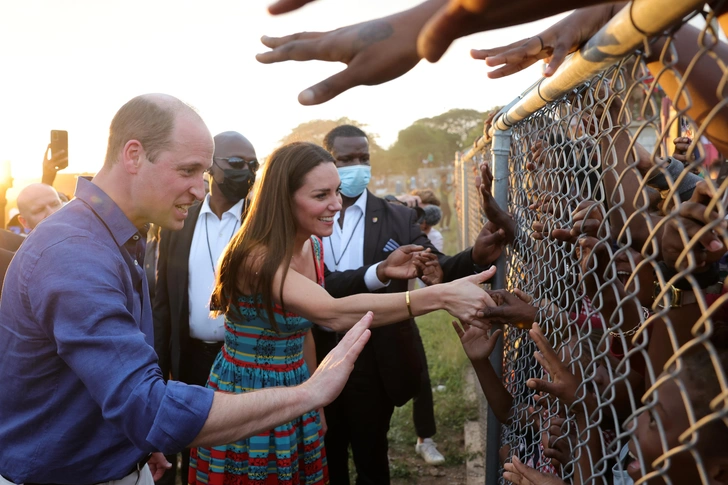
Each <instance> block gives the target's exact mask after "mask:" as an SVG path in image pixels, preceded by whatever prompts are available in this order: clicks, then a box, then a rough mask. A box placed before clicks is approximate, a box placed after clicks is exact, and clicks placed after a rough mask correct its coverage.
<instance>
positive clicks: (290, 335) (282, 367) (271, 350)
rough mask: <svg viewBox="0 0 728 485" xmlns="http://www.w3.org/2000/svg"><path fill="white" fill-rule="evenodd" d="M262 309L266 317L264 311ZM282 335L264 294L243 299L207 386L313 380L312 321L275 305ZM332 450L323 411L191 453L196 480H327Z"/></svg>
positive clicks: (307, 484)
mask: <svg viewBox="0 0 728 485" xmlns="http://www.w3.org/2000/svg"><path fill="white" fill-rule="evenodd" d="M311 242H312V244H313V248H314V251H313V252H314V257H315V259H316V273H317V277H318V283H319V284H320V285H322V286H323V280H324V269H323V257H322V253H321V242H320V240H319V239H318V238H315V237H312V238H311ZM259 309H260V310H261V311H260V314H259V311H258V310H259ZM274 309H275V311H276V323H277V324H278V328H279V329H280V334H278V333H276V332H275V331H273V330H272V328H271V326H270V324H269V323H268V318H267V314H266V312H265V310H264V309H263V305H262V302H261V299H260V297H257V298H255V299H254V298H252V297H243V298H241V299H240V300H239V302H238V315H236V316H235V318H234V319H232V320H231V319H227V318H226V319H225V330H226V332H225V345H224V346H223V348H222V351H221V352H220V354H219V355H218V356H217V359H216V360H215V363H214V364H213V366H212V370H211V373H210V377H209V379H208V382H207V387H209V388H212V389H215V390H219V391H224V392H231V393H242V392H248V391H254V390H257V389H264V388H268V387H280V386H296V385H298V384H301V383H302V382H304V381H305V380H306V379H308V377H309V372H308V367H307V366H306V363H305V362H304V360H303V339H304V336H305V335H306V332H308V330H309V329H310V328H311V322H309V321H308V320H305V319H304V318H302V317H299V316H297V315H294V314H291V313H287V314H286V315H285V319H284V318H283V314H282V312H281V308H280V307H278V306H276V307H275V308H274ZM328 482H329V479H328V470H327V468H326V452H325V450H324V441H323V436H322V435H321V422H320V419H319V415H318V412H316V411H313V412H310V413H307V414H305V415H303V416H301V417H300V418H296V419H294V420H293V421H291V422H289V423H286V424H284V425H282V426H279V427H277V428H275V429H273V430H271V431H268V432H265V433H261V434H259V435H257V436H253V437H251V438H248V439H245V440H241V441H238V442H236V443H232V444H229V445H227V446H219V447H214V448H198V449H196V450H194V449H193V450H192V452H191V456H190V472H189V483H190V484H201V483H205V484H213V485H225V484H240V485H242V484H246V485H263V484H266V485H267V484H276V485H279V484H280V485H289V484H290V485H298V484H301V485H314V484H315V485H319V484H327V483H328Z"/></svg>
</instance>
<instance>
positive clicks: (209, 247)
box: [205, 213, 238, 275]
mask: <svg viewBox="0 0 728 485" xmlns="http://www.w3.org/2000/svg"><path fill="white" fill-rule="evenodd" d="M209 215H210V213H207V214H206V217H205V240H206V241H207V254H209V255H210V265H211V266H212V274H213V275H214V274H215V259H214V258H213V257H212V247H211V246H210V233H209V230H208V228H207V219H208V217H207V216H209ZM223 215H224V214H223ZM220 222H221V223H222V219H220ZM237 228H238V221H237V220H236V221H235V223H234V224H233V232H231V233H230V237H229V238H228V241H230V240H231V239H232V238H233V235H235V230H236V229H237Z"/></svg>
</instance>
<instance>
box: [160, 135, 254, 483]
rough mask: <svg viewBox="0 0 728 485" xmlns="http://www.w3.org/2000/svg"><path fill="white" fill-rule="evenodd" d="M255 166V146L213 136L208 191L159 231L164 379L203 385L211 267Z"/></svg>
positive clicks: (214, 324) (209, 343) (216, 335)
mask: <svg viewBox="0 0 728 485" xmlns="http://www.w3.org/2000/svg"><path fill="white" fill-rule="evenodd" d="M258 166H259V165H258V160H257V156H256V154H255V148H253V145H252V144H251V143H250V141H248V139H247V138H245V137H244V136H243V135H241V134H240V133H237V132H233V131H227V132H224V133H220V134H219V135H217V136H215V154H214V156H213V163H212V167H211V168H210V170H209V173H208V175H209V187H210V192H209V193H208V194H207V195H206V196H205V198H204V199H203V201H202V203H200V204H198V205H195V206H193V207H191V208H190V209H189V214H188V216H187V220H186V221H185V225H184V228H183V229H182V230H180V231H168V230H163V231H162V232H161V234H160V241H159V262H158V266H157V284H156V292H155V299H154V341H155V350H156V351H157V355H158V356H159V366H160V367H161V369H162V374H163V375H164V376H165V378H168V377H170V378H171V379H174V380H178V381H182V382H185V383H187V384H197V385H200V386H204V385H205V383H206V382H207V377H208V375H209V373H210V367H212V363H213V362H214V360H215V357H216V356H217V353H218V352H219V351H220V348H221V347H222V343H223V340H224V336H225V328H224V318H223V317H222V316H219V317H216V318H212V317H211V316H210V295H211V294H212V289H213V287H214V286H215V272H216V268H217V262H218V259H219V258H220V255H222V252H223V250H224V249H225V246H227V244H228V242H229V241H230V239H231V238H232V237H233V235H235V233H236V232H237V230H238V229H239V228H240V225H241V222H242V220H243V217H244V216H245V211H246V209H247V206H246V204H247V196H248V192H249V191H250V189H251V187H252V186H253V183H254V182H255V174H256V171H257V170H258ZM170 461H171V462H172V463H176V460H170ZM188 465H189V451H188V450H186V451H185V452H183V453H182V477H187V469H188ZM167 475H171V476H172V477H173V476H174V471H168V472H167V474H165V478H164V479H167V478H168V477H167ZM164 479H163V480H164ZM172 479H173V478H172ZM170 483H174V482H170Z"/></svg>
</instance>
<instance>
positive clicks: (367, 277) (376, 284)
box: [364, 261, 391, 291]
mask: <svg viewBox="0 0 728 485" xmlns="http://www.w3.org/2000/svg"><path fill="white" fill-rule="evenodd" d="M380 264H382V262H381V261H380V262H379V263H377V264H373V265H371V266H369V269H368V270H367V272H366V273H364V284H365V285H367V288H368V289H369V291H376V290H380V289H382V288H386V287H387V286H389V283H391V281H387V282H386V283H382V282H381V281H379V278H378V277H377V267H378V266H379V265H380Z"/></svg>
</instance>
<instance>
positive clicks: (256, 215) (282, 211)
mask: <svg viewBox="0 0 728 485" xmlns="http://www.w3.org/2000/svg"><path fill="white" fill-rule="evenodd" d="M339 185H340V182H339V174H338V171H337V169H336V165H335V164H334V160H333V158H332V157H331V155H330V154H329V153H328V152H327V151H326V150H324V149H323V148H321V147H319V146H317V145H314V144H311V143H292V144H290V145H286V146H284V147H282V148H280V149H278V150H277V151H276V152H275V153H273V154H272V155H271V156H270V158H269V160H268V163H267V164H266V166H265V168H264V170H263V174H262V178H261V181H260V185H259V187H258V188H257V190H256V194H255V196H254V198H253V202H252V205H251V209H250V211H249V213H248V216H247V218H246V220H245V222H244V223H243V226H242V228H241V229H240V231H238V233H237V234H236V235H235V237H234V238H233V239H232V240H231V241H230V244H229V245H228V247H227V248H226V250H225V253H224V254H223V256H222V259H221V263H220V268H219V274H218V278H217V286H216V287H215V290H214V292H213V295H212V300H211V307H212V308H213V309H215V310H216V311H218V312H221V313H223V314H224V315H225V330H226V332H225V345H224V346H223V349H222V350H221V352H220V354H219V355H218V357H217V359H216V361H215V364H214V365H213V367H212V371H211V373H210V378H209V380H208V384H207V385H208V387H211V388H213V389H216V390H219V391H227V392H235V393H240V392H249V391H253V390H255V389H261V388H266V387H275V386H295V385H298V384H301V383H302V382H304V381H305V380H306V379H308V377H309V372H313V370H314V368H315V366H316V362H315V349H314V347H313V341H312V338H311V332H310V328H311V325H312V323H311V322H316V323H317V324H319V325H322V326H324V327H328V328H330V329H332V330H335V331H345V330H347V329H348V328H350V327H351V326H353V325H354V324H355V323H356V322H357V321H358V320H359V319H360V318H361V317H362V315H364V314H365V313H367V312H368V311H373V312H374V316H373V322H372V326H379V325H386V324H389V323H394V322H400V321H402V320H405V319H407V318H408V317H410V316H413V315H423V314H425V313H428V312H431V311H434V310H439V309H445V310H447V311H448V312H450V313H451V314H453V315H455V316H457V317H459V318H461V319H463V320H464V321H466V322H469V323H471V322H474V321H477V316H478V312H479V311H480V310H481V309H482V308H484V307H485V306H486V305H488V304H490V305H492V304H493V303H492V301H491V300H490V298H489V297H488V295H487V293H485V292H484V291H483V290H482V289H481V288H480V287H479V286H478V284H479V283H482V282H483V281H485V280H486V279H488V278H490V277H491V276H492V275H493V273H494V272H495V269H494V268H491V269H490V270H488V271H486V272H483V273H481V274H479V275H474V276H470V277H468V278H462V279H460V280H456V281H453V282H451V283H447V284H441V285H437V286H433V287H428V288H423V289H421V290H416V291H413V292H411V293H410V292H407V293H406V294H405V293H393V294H359V295H353V296H349V297H346V298H340V299H335V298H333V297H331V296H330V295H329V294H328V293H327V292H326V290H324V289H323V281H324V264H323V253H322V251H323V249H322V245H321V240H320V239H319V238H321V237H326V236H329V235H330V234H331V233H332V231H333V219H334V215H335V214H336V212H338V211H339V210H340V209H341V196H340V195H339ZM231 475H232V476H234V478H233V477H231ZM189 481H190V483H192V484H195V483H206V484H222V483H251V484H253V483H255V484H265V483H276V484H278V483H291V484H307V485H310V484H324V483H328V472H327V469H326V456H325V451H324V446H323V432H322V424H321V416H320V414H319V413H318V412H316V411H314V412H311V413H307V414H305V415H303V416H301V417H300V418H299V419H296V420H294V421H292V422H290V423H286V424H285V425H282V426H279V427H277V428H275V429H273V430H271V431H270V432H267V433H263V434H261V435H258V436H254V437H252V438H249V439H246V440H242V441H239V442H236V443H233V444H230V445H227V446H223V447H215V448H211V449H204V448H199V449H197V450H193V451H192V454H191V460H190V476H189Z"/></svg>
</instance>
